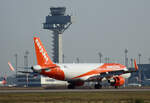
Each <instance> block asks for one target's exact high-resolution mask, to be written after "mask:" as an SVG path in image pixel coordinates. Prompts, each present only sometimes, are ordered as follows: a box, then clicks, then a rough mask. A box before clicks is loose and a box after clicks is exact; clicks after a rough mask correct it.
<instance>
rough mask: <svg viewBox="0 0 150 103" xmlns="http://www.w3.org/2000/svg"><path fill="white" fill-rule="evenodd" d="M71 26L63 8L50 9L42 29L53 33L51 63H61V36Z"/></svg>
mask: <svg viewBox="0 0 150 103" xmlns="http://www.w3.org/2000/svg"><path fill="white" fill-rule="evenodd" d="M71 24H72V21H71V16H69V15H66V8H65V7H51V8H50V14H49V15H48V16H46V21H45V23H43V29H48V30H50V31H52V32H53V33H52V34H53V52H52V54H53V57H52V58H53V62H55V63H62V56H63V52H62V34H63V32H64V31H65V30H66V29H67V28H68V27H69V26H70V25H71Z"/></svg>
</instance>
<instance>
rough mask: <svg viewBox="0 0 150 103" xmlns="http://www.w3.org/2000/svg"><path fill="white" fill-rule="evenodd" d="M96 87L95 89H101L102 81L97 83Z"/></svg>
mask: <svg viewBox="0 0 150 103" xmlns="http://www.w3.org/2000/svg"><path fill="white" fill-rule="evenodd" d="M94 88H95V89H101V88H102V85H101V84H100V83H98V84H95V86H94Z"/></svg>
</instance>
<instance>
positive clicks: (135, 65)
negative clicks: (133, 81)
mask: <svg viewBox="0 0 150 103" xmlns="http://www.w3.org/2000/svg"><path fill="white" fill-rule="evenodd" d="M134 67H135V70H136V71H137V70H138V65H137V64H136V60H135V59H134Z"/></svg>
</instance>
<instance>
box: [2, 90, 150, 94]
mask: <svg viewBox="0 0 150 103" xmlns="http://www.w3.org/2000/svg"><path fill="white" fill-rule="evenodd" d="M140 91H141V92H143V91H145V92H146V91H148V92H150V89H46V90H0V93H53V92H58V93H59V92H140Z"/></svg>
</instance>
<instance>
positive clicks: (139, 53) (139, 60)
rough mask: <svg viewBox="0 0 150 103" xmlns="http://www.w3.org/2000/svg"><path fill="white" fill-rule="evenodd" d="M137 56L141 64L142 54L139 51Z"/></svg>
mask: <svg viewBox="0 0 150 103" xmlns="http://www.w3.org/2000/svg"><path fill="white" fill-rule="evenodd" d="M138 56H139V64H141V56H142V55H141V53H139V54H138Z"/></svg>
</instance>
